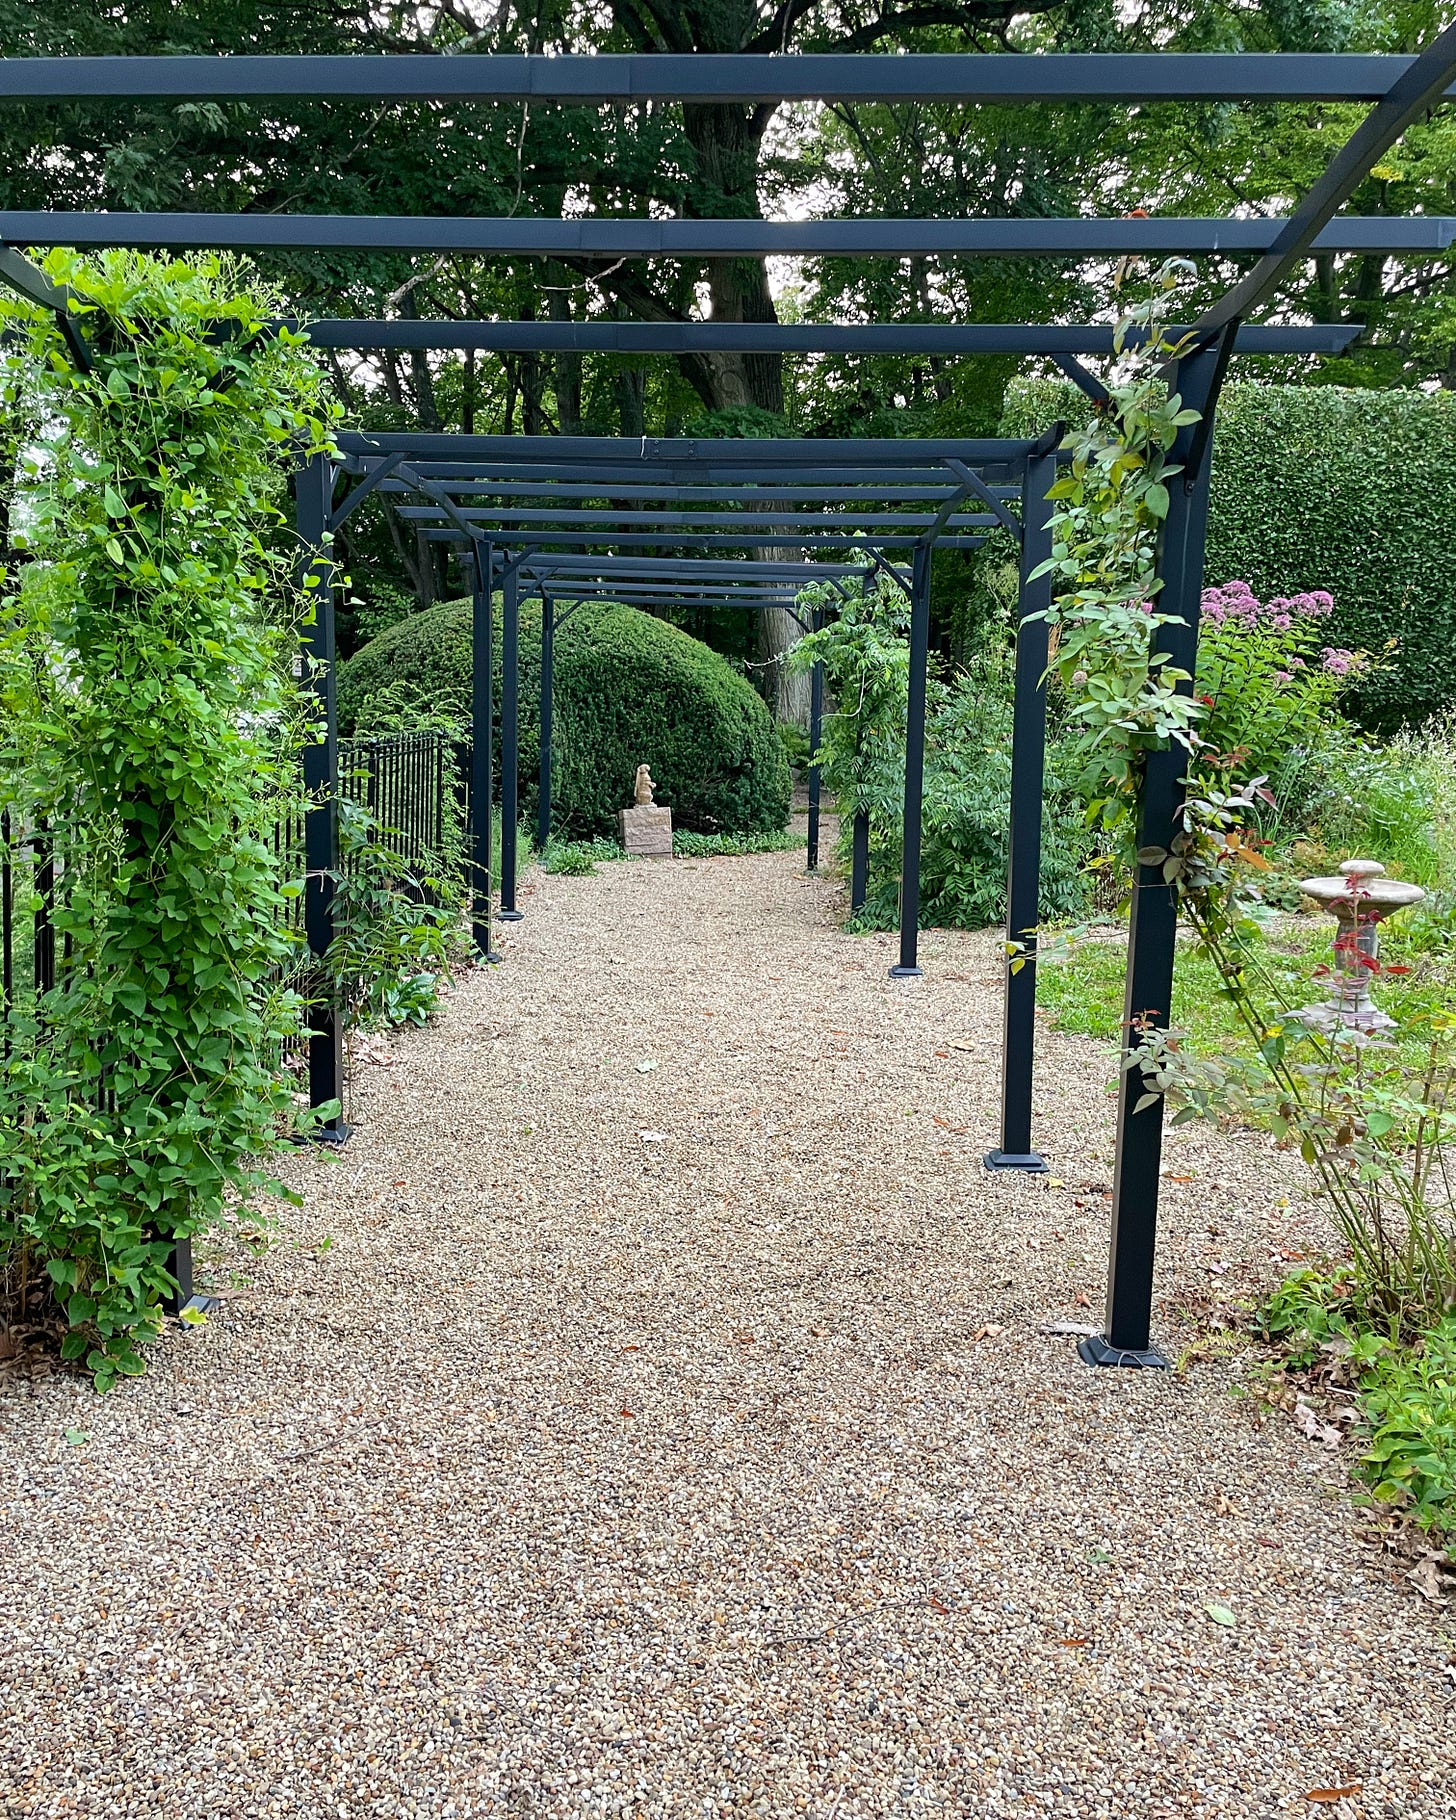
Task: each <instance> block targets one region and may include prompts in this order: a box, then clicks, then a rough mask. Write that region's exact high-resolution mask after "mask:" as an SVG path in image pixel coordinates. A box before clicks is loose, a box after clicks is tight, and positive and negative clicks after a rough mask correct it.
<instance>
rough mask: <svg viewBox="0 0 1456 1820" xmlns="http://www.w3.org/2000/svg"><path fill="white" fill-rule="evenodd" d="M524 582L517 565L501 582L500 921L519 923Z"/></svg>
mask: <svg viewBox="0 0 1456 1820" xmlns="http://www.w3.org/2000/svg"><path fill="white" fill-rule="evenodd" d="M520 628H521V582H520V574H519V571H518V570H517V568H516V566H515V565H514V564H512V565H511V567H510V568H508V569H507V570H506V573H505V576H504V578H503V580H502V582H501V868H500V901H501V907H500V913H499V914H500V920H501V921H502V922H503V923H518V922H520V920H521V912H520V911H519V910H518V909H517V908H516V830H517V827H518V825H519V823H520V819H521V805H520V787H521V743H520V742H521V666H520Z"/></svg>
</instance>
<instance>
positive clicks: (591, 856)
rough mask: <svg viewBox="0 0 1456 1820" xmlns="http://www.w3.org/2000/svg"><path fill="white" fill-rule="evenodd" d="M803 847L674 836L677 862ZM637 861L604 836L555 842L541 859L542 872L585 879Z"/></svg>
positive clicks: (794, 841)
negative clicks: (609, 864) (610, 865)
mask: <svg viewBox="0 0 1456 1820" xmlns="http://www.w3.org/2000/svg"><path fill="white" fill-rule="evenodd" d="M803 845H804V837H803V836H802V835H801V834H791V833H780V834H776V833H773V832H769V833H766V834H691V833H689V832H687V831H686V830H684V829H679V828H674V829H673V834H672V853H673V858H674V859H726V858H734V857H737V856H739V855H741V854H745V853H789V852H792V851H793V849H794V848H795V847H802V846H803ZM637 857H639V856H638V855H636V854H629V853H627V852H625V851H624V850H623V848H622V847H621V846H620V845H619V844H618V843H617V842H616V841H614V840H608V839H606V838H605V837H603V836H598V837H597V838H596V839H593V840H564V841H558V840H553V841H551V842H550V843H549V845H548V846H547V848H546V851H545V852H544V853H543V854H542V855H541V870H542V871H543V872H560V873H567V874H570V875H573V876H575V877H578V878H584V877H587V876H588V875H589V874H591V873H593V872H595V871H596V869H597V867H598V866H599V865H600V864H602V863H603V862H604V861H612V860H624V859H635V858H637Z"/></svg>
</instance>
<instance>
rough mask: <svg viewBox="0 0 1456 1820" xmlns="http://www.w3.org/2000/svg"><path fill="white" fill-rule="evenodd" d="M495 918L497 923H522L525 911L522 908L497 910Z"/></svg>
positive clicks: (524, 918)
mask: <svg viewBox="0 0 1456 1820" xmlns="http://www.w3.org/2000/svg"><path fill="white" fill-rule="evenodd" d="M495 920H496V921H497V922H498V923H523V922H524V921H525V920H526V913H525V911H524V910H497V911H496V913H495Z"/></svg>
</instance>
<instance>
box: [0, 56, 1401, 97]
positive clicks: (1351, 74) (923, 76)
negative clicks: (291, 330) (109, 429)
mask: <svg viewBox="0 0 1456 1820" xmlns="http://www.w3.org/2000/svg"><path fill="white" fill-rule="evenodd" d="M1413 61H1414V59H1413V58H1411V57H1400V56H1343V55H1329V54H1322V53H1313V54H1299V55H1289V54H1261V53H1240V54H1233V55H1225V54H1219V53H1213V54H1209V53H1197V52H1194V53H1174V52H1153V53H1138V52H1130V53H1126V54H1123V53H1120V52H1109V53H1071V54H1068V53H1060V54H1059V53H1051V54H1047V55H1036V56H1013V55H1007V56H975V57H967V56H961V55H956V54H949V55H935V54H920V55H909V56H898V55H883V56H880V55H876V56H866V55H862V54H855V53H841V54H838V55H827V56H826V55H809V56H797V55H792V56H767V57H766V56H753V55H742V56H733V55H726V56H720V55H702V54H696V53H695V54H693V55H690V56H672V55H668V56H656V55H653V56H630V55H629V56H600V57H594V56H572V57H545V56H509V57H494V56H486V55H481V56H450V57H444V56H424V55H412V56H318V57H310V56H263V57H232V56H229V57H213V56H201V57H199V56H175V57H170V56H169V57H7V58H3V59H0V100H10V101H95V100H102V99H107V100H120V101H146V100H177V101H250V100H270V101H283V100H287V99H307V100H330V101H396V102H410V101H561V102H577V103H587V102H590V103H599V102H623V101H627V102H631V101H643V102H645V101H708V102H741V103H746V104H749V105H757V104H759V103H764V102H775V101H816V100H817V101H863V102H876V101H878V102H904V101H959V102H968V103H988V104H994V105H1002V104H1006V103H1014V102H1023V103H1026V102H1067V101H1091V102H1101V103H1106V102H1129V103H1141V102H1150V101H1289V102H1299V101H1378V100H1379V99H1380V98H1381V97H1382V96H1384V95H1385V94H1386V93H1387V91H1388V90H1389V89H1390V88H1391V86H1392V85H1393V84H1394V83H1395V82H1396V81H1397V80H1398V79H1399V78H1400V77H1401V76H1402V75H1403V74H1404V73H1405V71H1406V70H1407V69H1408V68H1409V66H1410V65H1411V63H1412V62H1413Z"/></svg>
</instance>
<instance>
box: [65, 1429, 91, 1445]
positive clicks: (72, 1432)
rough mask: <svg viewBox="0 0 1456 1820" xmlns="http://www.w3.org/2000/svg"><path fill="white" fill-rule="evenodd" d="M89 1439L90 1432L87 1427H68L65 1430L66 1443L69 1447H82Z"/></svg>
mask: <svg viewBox="0 0 1456 1820" xmlns="http://www.w3.org/2000/svg"><path fill="white" fill-rule="evenodd" d="M90 1439H91V1434H90V1431H89V1430H88V1429H85V1428H68V1429H67V1430H66V1444H67V1446H69V1447H84V1446H85V1445H86V1443H87V1442H88V1441H89V1440H90Z"/></svg>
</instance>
